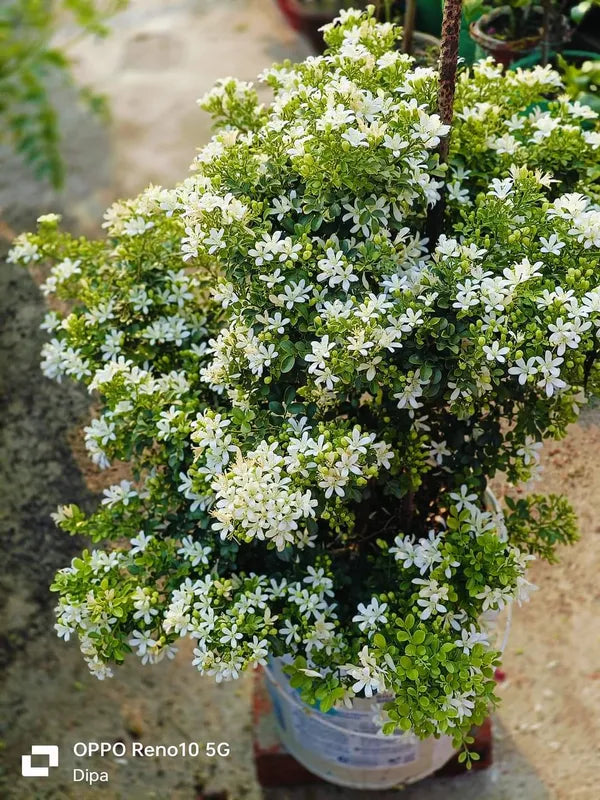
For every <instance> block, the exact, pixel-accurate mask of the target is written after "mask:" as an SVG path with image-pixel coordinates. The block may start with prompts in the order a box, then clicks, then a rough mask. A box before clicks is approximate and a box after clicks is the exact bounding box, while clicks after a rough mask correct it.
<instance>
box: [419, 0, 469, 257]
mask: <svg viewBox="0 0 600 800" xmlns="http://www.w3.org/2000/svg"><path fill="white" fill-rule="evenodd" d="M461 21H462V0H445V2H444V16H443V20H442V46H441V48H440V82H439V89H438V113H439V115H440V118H441V120H442V122H443V123H444V124H445V125H452V119H453V115H454V91H455V88H456V65H457V63H458V37H459V35H460V26H461ZM449 147H450V133H448V134H447V135H446V136H444V138H443V139H442V140H441V142H440V145H439V147H438V154H439V157H440V164H444V163H445V162H446V161H447V159H448V149H449ZM445 206H446V195H445V191H444V188H443V187H442V190H441V196H440V199H439V200H438V202H437V203H436V204H435V206H434V207H433V208H432V209H431V212H430V214H429V219H428V225H427V233H428V236H429V247H430V249H431V248H433V247H435V245H436V244H437V241H438V239H439V238H440V233H441V232H442V225H443V222H444V210H445Z"/></svg>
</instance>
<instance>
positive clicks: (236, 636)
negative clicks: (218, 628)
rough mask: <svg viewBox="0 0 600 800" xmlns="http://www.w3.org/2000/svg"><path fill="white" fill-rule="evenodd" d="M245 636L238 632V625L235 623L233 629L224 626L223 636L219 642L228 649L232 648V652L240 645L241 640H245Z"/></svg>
mask: <svg viewBox="0 0 600 800" xmlns="http://www.w3.org/2000/svg"><path fill="white" fill-rule="evenodd" d="M243 638H244V636H243V634H242V633H241V632H240V631H239V630H238V626H237V623H235V622H234V623H233V625H231V627H229V628H228V627H227V626H223V629H222V635H221V638H220V639H219V641H220V642H221V644H226V645H227V646H228V647H231V649H232V650H235V648H236V647H237V646H238V645H239V643H240V640H241V639H243Z"/></svg>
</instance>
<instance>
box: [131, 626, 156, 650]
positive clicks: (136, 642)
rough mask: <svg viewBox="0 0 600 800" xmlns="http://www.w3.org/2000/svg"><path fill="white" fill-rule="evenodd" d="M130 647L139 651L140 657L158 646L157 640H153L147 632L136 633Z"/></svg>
mask: <svg viewBox="0 0 600 800" xmlns="http://www.w3.org/2000/svg"><path fill="white" fill-rule="evenodd" d="M128 645H129V646H130V647H133V648H135V649H136V650H137V654H138V656H143V655H145V654H146V652H147V651H148V650H149V649H150V648H152V647H154V646H155V645H156V640H155V639H153V638H152V637H151V635H150V633H148V632H147V631H137V630H136V631H134V632H133V636H132V638H131V639H129V641H128Z"/></svg>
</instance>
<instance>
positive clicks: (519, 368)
mask: <svg viewBox="0 0 600 800" xmlns="http://www.w3.org/2000/svg"><path fill="white" fill-rule="evenodd" d="M536 364H537V358H536V357H535V356H532V357H531V358H528V359H527V361H525V360H524V359H522V358H518V359H517V360H516V361H515V363H514V365H513V366H512V367H509V370H508V373H509V375H516V376H517V378H518V380H519V383H520V384H521V386H523V385H524V384H525V383H526V382H527V378H528V377H529V376H530V375H536V374H537V367H536Z"/></svg>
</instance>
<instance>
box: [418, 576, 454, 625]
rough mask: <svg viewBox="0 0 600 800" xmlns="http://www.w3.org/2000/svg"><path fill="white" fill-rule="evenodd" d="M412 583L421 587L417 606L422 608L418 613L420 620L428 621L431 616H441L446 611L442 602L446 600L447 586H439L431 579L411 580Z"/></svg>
mask: <svg viewBox="0 0 600 800" xmlns="http://www.w3.org/2000/svg"><path fill="white" fill-rule="evenodd" d="M412 582H413V583H416V584H418V585H419V586H421V589H420V590H419V597H418V599H417V605H418V606H421V608H422V611H420V612H419V616H420V617H421V619H422V620H426V619H429V617H430V616H431V615H432V614H441V613H443V612H445V611H448V609H447V607H446V606H445V605H444V602H445V601H447V600H448V587H447V586H440V584H439V583H438V582H437V581H436V580H433V579H432V578H430V579H429V580H424V579H423V578H413V580H412Z"/></svg>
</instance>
